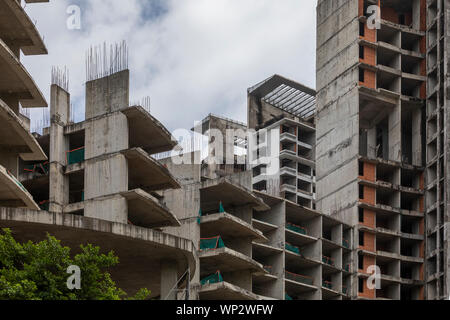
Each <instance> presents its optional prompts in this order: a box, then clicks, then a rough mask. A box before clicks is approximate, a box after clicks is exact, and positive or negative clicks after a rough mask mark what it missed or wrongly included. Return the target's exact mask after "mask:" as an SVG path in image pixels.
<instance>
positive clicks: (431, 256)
mask: <svg viewBox="0 0 450 320" xmlns="http://www.w3.org/2000/svg"><path fill="white" fill-rule="evenodd" d="M449 9H450V2H449V1H447V0H439V1H438V0H432V1H427V33H426V36H427V42H426V43H427V64H426V65H427V79H428V82H427V107H426V147H425V148H426V162H427V164H426V232H427V246H426V266H425V269H426V280H427V285H426V288H427V290H426V291H427V292H426V293H427V298H428V299H430V300H431V299H448V297H449V296H450V291H449V289H450V288H449V286H450V284H449V276H450V273H449V272H450V271H449V266H450V263H449V260H448V259H449V246H448V241H449V233H448V232H449V231H448V230H449V229H448V227H449V226H448V223H449V204H450V203H449V199H450V190H449V182H450V180H449V179H450V171H449V170H450V158H449V156H450V140H449V139H450V136H449V134H450V133H449V131H450V128H449V126H450V113H449V94H450V93H449V90H448V88H449V83H448V74H449V52H450V47H449V35H448V30H449V25H448V24H449V18H450V17H449V15H448V10H449Z"/></svg>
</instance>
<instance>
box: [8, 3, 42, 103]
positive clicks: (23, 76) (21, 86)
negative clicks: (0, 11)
mask: <svg viewBox="0 0 450 320" xmlns="http://www.w3.org/2000/svg"><path fill="white" fill-rule="evenodd" d="M9 1H11V2H12V0H9ZM14 2H15V1H14ZM0 70H2V78H1V81H0V92H2V93H5V94H4V95H2V96H1V97H2V98H5V97H13V98H14V99H18V100H19V101H20V103H21V105H22V107H24V108H32V107H47V106H48V105H47V101H46V100H45V98H44V96H43V94H42V92H41V91H40V90H39V88H38V87H37V85H36V83H35V82H34V80H33V78H32V77H31V75H30V74H29V73H28V72H27V70H26V69H25V67H24V66H23V65H22V63H21V62H20V61H19V59H18V58H17V57H16V56H15V54H14V53H13V52H12V51H11V50H10V49H9V47H8V46H7V45H6V44H5V42H3V40H0Z"/></svg>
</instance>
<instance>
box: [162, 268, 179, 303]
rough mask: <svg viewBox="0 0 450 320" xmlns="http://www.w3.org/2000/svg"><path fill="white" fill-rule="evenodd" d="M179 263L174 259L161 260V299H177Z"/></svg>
mask: <svg viewBox="0 0 450 320" xmlns="http://www.w3.org/2000/svg"><path fill="white" fill-rule="evenodd" d="M177 281H178V264H177V262H176V261H174V260H163V261H161V300H176V299H177V291H176V289H178V288H177V287H176V284H177Z"/></svg>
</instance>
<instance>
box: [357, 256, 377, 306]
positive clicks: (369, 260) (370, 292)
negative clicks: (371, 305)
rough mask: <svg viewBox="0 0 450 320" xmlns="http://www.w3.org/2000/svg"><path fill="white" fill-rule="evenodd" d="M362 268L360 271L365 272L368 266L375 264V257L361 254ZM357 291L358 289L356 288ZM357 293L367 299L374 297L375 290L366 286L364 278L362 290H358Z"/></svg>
mask: <svg viewBox="0 0 450 320" xmlns="http://www.w3.org/2000/svg"><path fill="white" fill-rule="evenodd" d="M363 259H364V260H363V268H364V269H363V270H359V272H360V273H367V269H368V268H369V267H370V266H373V265H375V258H374V257H371V256H363ZM358 291H359V290H358ZM358 295H359V296H360V297H365V298H369V299H373V298H375V290H374V289H369V288H368V287H367V279H364V287H363V292H362V293H361V292H358Z"/></svg>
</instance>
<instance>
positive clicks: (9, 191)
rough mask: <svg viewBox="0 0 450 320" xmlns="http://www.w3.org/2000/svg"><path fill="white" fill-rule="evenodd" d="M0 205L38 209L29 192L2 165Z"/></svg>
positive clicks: (0, 170) (0, 167)
mask: <svg viewBox="0 0 450 320" xmlns="http://www.w3.org/2000/svg"><path fill="white" fill-rule="evenodd" d="M0 207H10V208H28V209H34V210H39V206H38V205H37V204H36V202H34V200H33V197H32V196H31V194H29V193H28V191H27V190H26V189H25V187H24V186H23V185H22V184H21V183H20V182H19V180H17V179H16V178H15V177H14V176H13V175H12V174H10V173H9V172H8V171H7V170H6V169H5V168H4V167H3V166H0Z"/></svg>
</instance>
